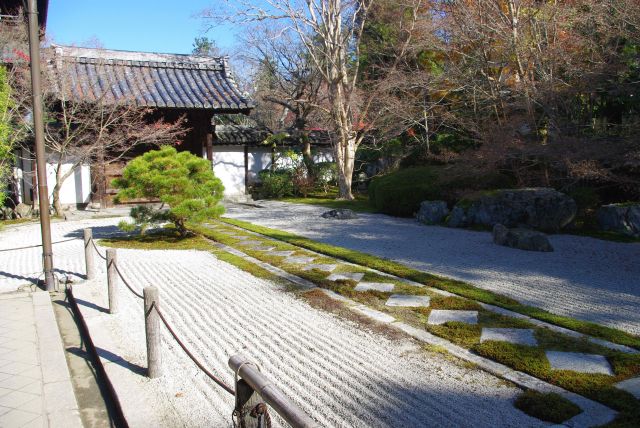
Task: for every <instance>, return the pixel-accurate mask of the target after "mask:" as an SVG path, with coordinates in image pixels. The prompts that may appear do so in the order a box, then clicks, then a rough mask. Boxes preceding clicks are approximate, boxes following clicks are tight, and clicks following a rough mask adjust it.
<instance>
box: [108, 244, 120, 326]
mask: <svg viewBox="0 0 640 428" xmlns="http://www.w3.org/2000/svg"><path fill="white" fill-rule="evenodd" d="M117 262H118V257H117V253H116V250H115V248H109V249H108V250H107V291H108V294H109V313H110V314H117V313H118V272H116V263H117Z"/></svg>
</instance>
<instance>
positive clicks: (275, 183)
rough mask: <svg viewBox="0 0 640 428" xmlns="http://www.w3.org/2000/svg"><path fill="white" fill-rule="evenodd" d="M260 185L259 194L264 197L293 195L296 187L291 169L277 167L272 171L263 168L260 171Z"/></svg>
mask: <svg viewBox="0 0 640 428" xmlns="http://www.w3.org/2000/svg"><path fill="white" fill-rule="evenodd" d="M258 177H259V178H260V183H261V184H260V187H259V190H258V194H259V195H258V196H259V197H260V198H263V199H271V198H283V197H285V196H293V192H294V187H293V180H292V176H291V170H285V169H277V170H275V171H270V170H268V169H265V170H262V171H260V172H259V173H258Z"/></svg>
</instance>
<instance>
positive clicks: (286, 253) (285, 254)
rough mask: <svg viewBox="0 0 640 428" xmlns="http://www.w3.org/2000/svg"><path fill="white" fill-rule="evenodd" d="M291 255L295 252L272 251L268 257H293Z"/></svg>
mask: <svg viewBox="0 0 640 428" xmlns="http://www.w3.org/2000/svg"><path fill="white" fill-rule="evenodd" d="M293 253H295V251H272V252H270V253H269V255H270V256H277V257H289V256H291V255H293Z"/></svg>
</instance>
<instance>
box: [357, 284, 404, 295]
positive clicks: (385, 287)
mask: <svg viewBox="0 0 640 428" xmlns="http://www.w3.org/2000/svg"><path fill="white" fill-rule="evenodd" d="M393 287H395V285H394V284H391V283H389V282H361V283H359V284H358V285H356V288H354V290H356V291H371V290H373V291H382V292H384V293H390V292H392V291H393Z"/></svg>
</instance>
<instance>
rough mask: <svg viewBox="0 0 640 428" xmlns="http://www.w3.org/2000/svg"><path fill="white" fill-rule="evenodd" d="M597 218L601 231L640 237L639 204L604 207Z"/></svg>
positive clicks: (599, 210)
mask: <svg viewBox="0 0 640 428" xmlns="http://www.w3.org/2000/svg"><path fill="white" fill-rule="evenodd" d="M597 217H598V224H599V225H600V229H602V230H605V231H611V232H618V233H622V234H625V235H629V236H634V237H640V203H636V204H611V205H604V206H602V207H600V209H598V213H597Z"/></svg>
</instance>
